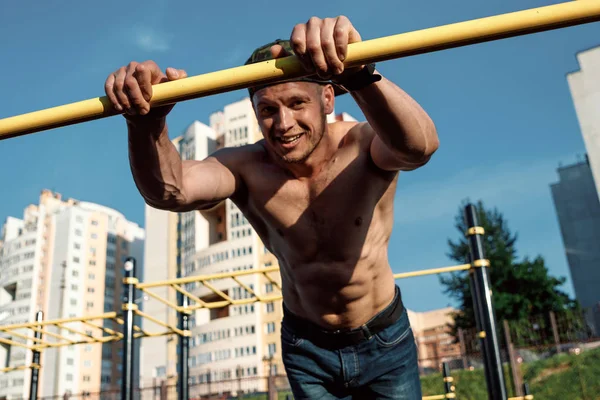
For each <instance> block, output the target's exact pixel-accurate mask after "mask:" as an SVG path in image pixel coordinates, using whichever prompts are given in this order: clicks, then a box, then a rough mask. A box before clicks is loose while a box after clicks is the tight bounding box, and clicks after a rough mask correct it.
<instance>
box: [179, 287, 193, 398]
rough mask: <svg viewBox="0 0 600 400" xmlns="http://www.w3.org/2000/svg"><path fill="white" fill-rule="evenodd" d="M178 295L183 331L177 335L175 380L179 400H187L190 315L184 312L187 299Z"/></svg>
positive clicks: (188, 394)
mask: <svg viewBox="0 0 600 400" xmlns="http://www.w3.org/2000/svg"><path fill="white" fill-rule="evenodd" d="M177 294H178V297H179V299H178V302H177V303H178V304H179V306H180V307H182V308H183V309H184V310H185V311H183V312H182V311H179V312H178V315H179V329H181V330H182V331H183V333H184V334H183V335H182V334H179V363H178V366H177V367H178V369H179V371H178V375H179V379H178V380H177V389H178V390H177V391H178V394H179V397H178V399H179V400H188V399H189V397H190V390H189V385H188V380H189V367H188V357H189V353H190V337H189V334H190V331H189V328H190V326H189V325H190V315H189V311H187V310H186V308H187V306H188V297H187V296H184V295H183V294H181V293H179V292H178V293H177Z"/></svg>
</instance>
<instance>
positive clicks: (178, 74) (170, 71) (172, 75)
mask: <svg viewBox="0 0 600 400" xmlns="http://www.w3.org/2000/svg"><path fill="white" fill-rule="evenodd" d="M166 73H167V79H168V80H169V81H175V80H177V79H184V78H187V72H185V70H183V69H176V68H173V67H169V68H167V70H166Z"/></svg>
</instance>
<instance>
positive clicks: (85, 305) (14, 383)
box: [0, 190, 144, 399]
mask: <svg viewBox="0 0 600 400" xmlns="http://www.w3.org/2000/svg"><path fill="white" fill-rule="evenodd" d="M143 242H144V230H143V229H141V228H140V227H139V226H138V225H137V224H135V223H132V222H130V221H128V220H127V219H126V218H125V216H123V215H122V214H121V213H119V212H118V211H116V210H113V209H110V208H108V207H105V206H102V205H99V204H95V203H90V202H84V201H79V200H75V199H66V200H63V199H62V196H61V195H60V194H59V193H54V192H51V191H49V190H44V191H42V193H41V195H40V198H39V202H38V204H34V205H30V206H28V207H27V208H25V210H24V214H23V218H22V219H17V218H8V219H7V221H6V223H5V224H4V229H3V232H2V243H1V244H0V291H1V295H0V298H1V299H0V314H1V315H4V316H5V319H4V320H3V321H2V323H3V324H14V323H21V322H30V321H33V320H34V319H35V314H36V312H37V311H38V310H41V311H43V312H44V319H45V320H49V319H53V320H54V319H59V318H70V317H82V316H86V315H100V314H103V313H104V312H106V311H115V310H117V309H118V308H120V302H121V281H122V271H121V270H122V266H123V261H124V260H125V258H126V257H128V256H133V257H135V258H136V259H137V261H138V271H140V275H143V252H142V251H143ZM94 322H96V323H97V324H99V325H102V324H103V323H104V324H108V325H107V326H109V327H111V328H115V326H113V325H111V324H110V323H108V322H106V321H102V320H98V321H94ZM68 327H69V328H71V329H76V330H77V331H79V332H84V333H86V334H88V335H89V334H92V335H94V336H96V337H99V336H101V333H100V332H99V331H96V332H93V331H90V327H89V326H86V325H84V324H69V325H68ZM48 330H49V331H50V332H52V333H56V334H59V335H61V336H63V337H65V338H67V339H68V340H81V339H82V336H81V335H79V334H77V333H75V332H73V331H70V330H68V329H52V328H49V329H48ZM23 333H26V332H23ZM27 333H29V332H27ZM44 339H45V340H46V341H48V342H54V341H56V338H54V337H46V338H44ZM10 340H13V341H20V342H24V339H21V338H18V337H14V338H10ZM29 344H31V343H29ZM0 350H1V353H2V354H1V355H0V359H2V361H4V366H6V367H14V366H18V365H28V364H30V363H31V352H30V351H29V350H24V349H23V348H20V347H17V346H6V345H3V346H2V349H0ZM41 364H42V368H41V371H40V391H39V394H40V395H42V396H51V395H64V394H65V393H72V394H75V393H81V392H86V391H87V392H96V391H98V388H100V387H101V388H103V389H111V388H114V389H118V388H119V386H118V385H119V383H120V377H121V357H120V346H118V345H117V344H112V343H108V344H86V345H70V346H61V347H57V348H54V349H47V350H44V351H43V353H42V359H41ZM137 364H138V363H137V362H135V360H134V365H135V366H136V368H137ZM29 379H30V371H29V370H22V371H13V372H9V373H7V374H3V375H2V376H1V377H0V397H6V398H15V399H16V398H19V399H21V398H24V397H27V396H28V395H29V393H28V391H29Z"/></svg>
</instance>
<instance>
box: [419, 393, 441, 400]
mask: <svg viewBox="0 0 600 400" xmlns="http://www.w3.org/2000/svg"><path fill="white" fill-rule="evenodd" d="M443 399H446V395H445V394H436V395H435V396H423V400H443Z"/></svg>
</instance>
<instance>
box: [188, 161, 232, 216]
mask: <svg viewBox="0 0 600 400" xmlns="http://www.w3.org/2000/svg"><path fill="white" fill-rule="evenodd" d="M238 186H239V176H238V173H237V172H236V171H235V168H234V166H233V165H228V164H227V162H226V159H220V158H219V156H218V155H214V156H209V157H207V158H206V159H204V160H202V161H193V160H190V161H184V162H183V187H184V193H185V197H186V208H187V209H189V210H197V209H205V208H210V207H213V206H214V205H216V204H218V203H220V202H221V201H223V200H225V199H227V198H229V197H232V196H234V195H235V193H236V191H237V188H238Z"/></svg>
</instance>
